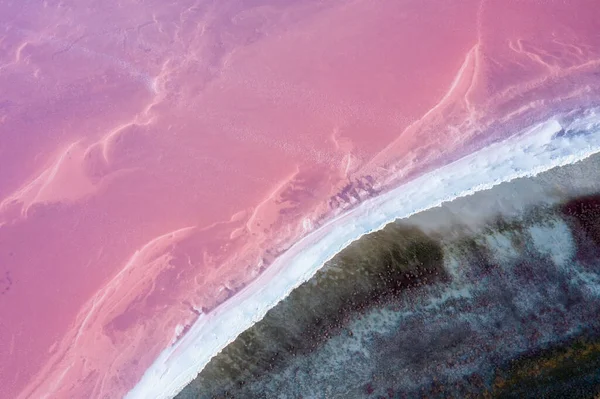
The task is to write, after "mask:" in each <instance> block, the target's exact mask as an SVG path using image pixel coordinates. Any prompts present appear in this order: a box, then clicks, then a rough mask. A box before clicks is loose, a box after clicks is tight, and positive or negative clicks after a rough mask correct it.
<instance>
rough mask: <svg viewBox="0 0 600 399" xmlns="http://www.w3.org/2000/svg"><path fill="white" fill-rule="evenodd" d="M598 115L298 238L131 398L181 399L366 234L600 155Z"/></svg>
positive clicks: (202, 323)
mask: <svg viewBox="0 0 600 399" xmlns="http://www.w3.org/2000/svg"><path fill="white" fill-rule="evenodd" d="M597 113H598V111H597V110H595V109H594V110H588V111H586V112H585V113H583V115H582V117H581V118H579V119H576V120H574V121H571V122H570V123H569V122H567V123H566V124H565V126H563V125H561V123H559V121H558V119H559V118H557V119H551V120H549V121H547V122H545V123H543V124H539V125H536V126H533V127H531V128H529V129H526V130H524V131H522V132H521V133H519V134H516V135H513V136H512V137H511V138H508V139H507V140H504V141H502V142H499V143H495V144H492V145H490V146H488V147H486V148H484V149H482V150H480V151H477V152H476V153H473V154H471V155H468V156H466V157H464V158H462V159H460V160H458V161H455V162H453V163H451V164H449V165H447V166H444V167H442V168H439V169H437V170H435V171H433V172H430V173H427V174H425V175H422V176H420V177H418V178H416V179H414V180H412V181H410V182H408V183H406V184H404V185H402V186H399V187H397V188H395V189H392V190H390V191H388V192H386V193H384V194H381V195H380V196H378V197H374V198H371V199H368V200H366V201H364V202H363V203H361V204H360V205H358V206H357V207H355V208H354V209H352V210H350V211H349V212H347V213H345V214H342V215H339V216H337V217H335V218H333V219H332V220H330V221H329V222H327V223H325V224H324V225H322V226H321V227H320V228H318V229H317V230H316V231H314V232H312V233H310V234H308V235H307V236H306V237H304V238H303V239H301V240H299V241H298V242H297V243H296V244H295V245H293V246H292V247H291V248H290V249H288V251H286V252H285V253H284V254H282V255H281V256H280V257H279V258H277V260H276V261H275V262H274V263H273V264H272V265H271V267H269V268H267V269H266V270H265V272H263V273H262V274H261V275H260V276H259V277H257V278H256V279H255V280H254V281H253V282H252V283H250V284H249V285H248V286H246V287H245V288H244V289H243V290H241V291H240V292H239V293H237V294H236V295H235V296H234V297H232V298H231V299H230V300H228V301H227V302H225V303H224V304H222V305H221V306H219V307H218V308H216V309H215V310H214V311H213V312H211V313H209V314H206V315H204V314H203V315H201V316H200V317H199V318H198V320H197V321H196V323H195V324H194V325H193V326H192V327H191V328H190V329H189V331H188V332H187V333H186V334H185V335H184V336H183V337H182V338H181V339H180V340H179V341H177V342H176V343H175V344H174V345H173V346H171V347H169V348H167V349H165V350H164V351H163V352H162V353H161V355H160V356H159V357H158V358H157V359H156V360H155V361H154V363H153V365H152V366H151V367H150V368H149V369H148V370H147V371H146V372H145V373H144V376H143V377H142V379H141V380H140V381H139V382H138V384H137V385H136V386H135V387H134V389H132V390H131V391H130V392H129V393H128V395H127V397H128V398H138V397H140V398H145V397H149V396H152V397H157V398H168V397H173V396H175V395H176V394H177V393H178V392H179V391H180V390H181V389H183V387H184V386H185V385H186V384H187V383H189V382H190V381H191V380H192V379H193V378H194V377H195V376H196V375H197V374H198V373H199V372H200V371H201V370H202V369H203V367H204V366H205V365H206V364H207V363H208V361H209V360H210V359H211V358H212V357H213V356H215V355H216V354H217V353H219V352H220V351H221V350H222V349H223V348H224V347H225V346H226V345H227V344H229V343H230V342H232V341H233V340H234V339H235V338H236V337H237V336H238V335H239V334H240V333H241V332H243V331H244V330H246V329H247V328H249V327H250V326H252V325H253V324H254V323H255V322H257V321H258V320H260V319H261V318H262V317H263V316H264V315H265V314H266V312H267V311H268V310H269V309H271V308H272V307H273V306H275V305H276V304H277V303H278V302H279V301H281V300H282V299H284V298H285V297H286V296H287V295H289V293H290V292H291V291H292V290H293V289H294V288H296V287H297V286H299V285H300V284H301V283H303V282H304V281H307V280H308V279H310V278H311V277H312V276H313V275H314V274H315V273H316V271H317V270H319V269H320V268H321V267H322V266H323V265H324V264H325V262H326V261H328V260H330V259H331V258H332V257H333V256H335V255H336V254H337V253H338V252H339V251H341V250H342V249H343V248H345V247H346V246H347V245H349V244H350V243H351V242H353V241H356V240H358V239H360V237H362V236H363V235H365V234H368V233H369V232H372V231H375V230H379V229H381V228H383V227H384V226H385V225H386V224H387V223H389V222H391V221H393V220H395V219H398V218H404V217H408V216H410V215H412V214H415V213H418V212H421V211H423V210H426V209H429V208H433V207H436V206H439V205H440V204H441V203H443V202H447V201H451V200H453V199H456V198H459V197H464V196H468V195H470V194H473V193H475V192H477V191H482V190H486V189H489V188H491V187H493V186H495V185H497V184H500V183H502V182H506V181H510V180H514V179H516V178H519V177H525V176H533V175H536V174H538V173H540V172H543V171H546V170H549V169H552V168H554V167H557V166H562V165H566V164H571V163H575V162H578V161H580V160H583V159H585V158H587V157H589V156H590V155H592V154H595V153H598V152H600V119H599V117H598V115H597ZM490 160H492V161H490ZM471 171H475V172H476V173H471ZM414 198H419V200H420V201H421V202H419V200H417V201H415V200H414ZM284 269H285V273H283V271H284ZM208 342H211V344H207V343H208Z"/></svg>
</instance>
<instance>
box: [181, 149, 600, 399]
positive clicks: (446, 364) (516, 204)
mask: <svg viewBox="0 0 600 399" xmlns="http://www.w3.org/2000/svg"><path fill="white" fill-rule="evenodd" d="M597 182H598V183H597ZM599 315H600V157H599V156H595V157H592V158H589V159H587V160H585V161H583V162H580V163H577V164H574V165H569V166H566V167H562V168H557V169H553V170H551V171H549V172H545V173H543V174H541V175H538V176H536V177H533V178H525V179H519V180H515V181H512V182H510V183H505V184H501V185H499V186H496V187H495V188H493V189H491V190H487V191H483V192H479V193H476V194H474V195H472V196H469V197H464V198H460V199H458V200H455V201H453V202H450V203H447V204H444V205H443V206H442V207H440V208H435V209H431V210H428V211H425V212H422V213H420V214H417V215H414V216H412V217H410V218H407V219H404V220H399V221H396V222H394V223H391V224H389V225H388V226H386V227H385V228H384V229H383V230H381V231H377V232H374V233H372V234H369V235H367V236H364V237H362V238H361V239H360V240H358V241H356V242H355V243H353V244H352V245H350V246H349V247H348V248H346V249H345V250H343V251H342V252H341V253H339V254H338V255H337V256H336V257H335V258H334V259H333V260H331V261H330V262H329V263H328V264H326V265H325V266H324V267H323V269H321V270H320V271H319V272H318V273H317V274H316V275H315V276H314V277H313V278H312V279H311V280H310V281H307V282H306V283H304V284H303V285H301V286H300V287H299V288H297V289H296V290H295V291H293V292H292V294H291V295H290V296H289V297H287V298H286V299H285V300H283V301H282V302H280V303H279V304H278V305H277V306H276V307H275V308H273V309H272V310H270V311H269V312H268V313H267V315H266V317H265V318H264V319H263V320H262V321H260V322H259V323H257V324H256V325H254V326H253V327H252V328H250V329H248V330H247V331H245V332H244V333H243V334H241V335H240V336H239V337H238V338H237V339H236V340H235V341H234V342H232V343H231V344H230V345H229V346H227V347H226V348H225V349H224V350H223V351H222V352H221V353H220V354H219V355H217V356H216V357H214V358H213V359H212V360H211V361H210V363H209V364H208V365H207V367H206V368H205V369H204V370H203V371H202V372H201V373H200V375H199V376H198V377H197V378H196V380H194V381H193V382H192V383H191V384H190V385H188V386H187V387H186V388H185V390H184V391H182V392H181V393H180V394H179V396H178V398H181V399H187V398H420V397H423V398H438V397H439V398H451V397H455V398H464V397H490V398H491V397H502V398H526V397H530V398H554V397H555V398H592V397H594V395H596V394H597V393H600V372H598V370H600V317H599Z"/></svg>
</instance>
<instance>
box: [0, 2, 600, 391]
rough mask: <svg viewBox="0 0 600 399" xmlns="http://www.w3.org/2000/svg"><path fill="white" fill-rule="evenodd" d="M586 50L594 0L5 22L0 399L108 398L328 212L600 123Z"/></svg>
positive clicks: (2, 7)
mask: <svg viewBox="0 0 600 399" xmlns="http://www.w3.org/2000/svg"><path fill="white" fill-rule="evenodd" d="M598 32H600V3H598V2H597V1H596V0H589V1H586V0H573V1H569V2H562V1H546V2H538V1H525V0H521V1H517V0H512V1H510V0H494V1H492V0H489V1H485V0H484V1H471V0H461V1H455V2H449V1H431V0H428V1H424V0H418V1H417V0H415V1H412V0H398V1H392V0H390V1H377V2H373V1H366V0H355V1H342V0H339V1H338V0H331V1H317V0H314V1H313V0H310V1H274V0H271V1H268V0H262V1H261V0H253V1H241V0H240V1H233V0H230V1H228V0H223V1H214V2H212V1H208V0H199V1H183V0H182V1H170V2H164V1H154V2H152V1H129V2H126V1H123V2H119V1H93V0H79V1H74V0H63V1H53V0H47V1H43V2H13V3H6V2H0V293H1V295H0V359H1V360H0V397H3V398H13V397H14V398H16V397H21V398H28V397H32V398H40V397H43V395H46V394H47V395H49V397H52V398H73V397H82V398H83V397H90V398H92V397H93V398H103V397H110V398H113V397H120V396H122V395H124V394H125V393H126V392H127V391H129V390H130V389H131V388H132V387H133V386H134V385H135V384H136V382H137V381H138V380H139V378H140V377H141V375H142V374H143V372H144V370H146V369H147V368H148V367H149V365H150V364H151V363H152V361H153V360H154V359H155V358H156V356H157V355H158V353H159V352H160V351H161V350H162V349H164V348H165V347H167V346H168V345H169V344H170V343H172V342H173V340H175V339H177V332H178V331H180V330H181V329H182V328H183V330H184V332H185V329H186V327H185V326H186V325H187V326H189V325H190V324H191V323H193V321H194V320H195V319H196V318H197V317H198V315H199V313H200V312H204V313H208V312H210V311H211V309H213V308H214V307H215V306H217V305H218V304H220V303H222V302H223V301H225V300H227V298H229V297H231V296H232V295H233V294H234V293H235V292H236V291H238V290H239V289H240V288H241V287H243V286H244V285H245V284H247V283H248V282H249V281H251V280H252V279H253V278H254V277H256V275H257V274H258V273H260V272H261V271H262V270H264V268H265V267H268V265H269V263H270V262H272V260H273V259H274V258H275V257H276V256H277V254H279V253H281V251H283V250H284V249H285V248H286V247H287V246H289V245H290V244H291V243H292V242H294V240H296V239H298V238H299V237H300V236H302V235H304V234H306V233H307V232H309V231H310V230H311V229H312V228H313V227H314V226H315V225H317V224H318V223H319V222H320V221H322V220H324V219H325V218H327V217H328V216H330V215H331V214H332V213H335V212H337V211H339V209H342V208H345V207H348V206H351V205H352V204H354V203H356V202H358V201H360V200H362V199H364V198H366V197H368V196H370V195H375V193H376V192H377V190H381V189H385V188H386V187H389V186H390V185H393V184H397V182H399V181H401V180H402V179H404V178H407V177H409V176H413V175H416V174H418V173H421V172H422V171H423V170H426V169H431V168H433V167H435V166H438V165H440V164H443V163H444V162H447V161H449V160H450V159H454V158H455V157H457V156H459V155H462V154H465V153H468V152H471V151H473V150H474V149H476V148H480V147H481V146H483V145H485V144H486V143H488V142H490V141H491V140H496V139H499V138H502V137H506V136H507V135H509V134H511V133H512V132H514V129H515V128H516V127H517V126H524V125H527V124H529V123H532V122H533V121H536V120H543V119H544V118H546V117H548V116H551V115H552V114H554V113H556V112H559V111H564V110H569V109H572V108H575V107H579V106H589V105H597V104H598V103H600V94H599V93H600V91H599V86H600V75H599V74H598V72H597V71H599V70H600V35H599V33H598ZM178 325H179V326H180V327H179V329H177V326H178Z"/></svg>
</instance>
